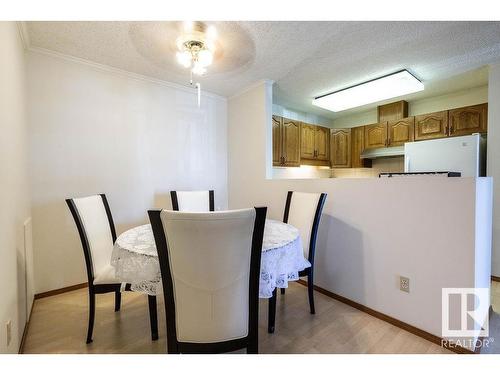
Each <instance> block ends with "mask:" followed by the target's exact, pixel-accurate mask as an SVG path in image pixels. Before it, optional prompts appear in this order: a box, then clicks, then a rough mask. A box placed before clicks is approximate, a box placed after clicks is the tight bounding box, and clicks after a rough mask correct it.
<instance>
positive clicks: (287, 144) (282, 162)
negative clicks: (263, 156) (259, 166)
mask: <svg viewBox="0 0 500 375" xmlns="http://www.w3.org/2000/svg"><path fill="white" fill-rule="evenodd" d="M273 165H274V166H282V167H298V166H300V122H299V121H294V120H289V119H287V118H283V117H279V116H273Z"/></svg>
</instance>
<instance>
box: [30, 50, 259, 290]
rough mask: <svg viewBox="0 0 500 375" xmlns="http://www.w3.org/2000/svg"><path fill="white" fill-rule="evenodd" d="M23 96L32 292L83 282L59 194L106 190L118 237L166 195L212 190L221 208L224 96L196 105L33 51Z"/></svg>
mask: <svg viewBox="0 0 500 375" xmlns="http://www.w3.org/2000/svg"><path fill="white" fill-rule="evenodd" d="M28 95H29V96H28V104H29V118H28V123H29V147H30V151H31V153H30V159H29V165H30V173H31V190H32V212H33V242H34V250H35V267H36V269H35V271H36V272H35V274H36V281H35V283H36V289H37V292H43V291H47V290H53V289H57V288H62V287H66V286H69V285H74V284H78V283H82V282H85V281H87V280H86V274H85V264H84V259H83V253H82V248H81V244H80V240H79V238H78V234H77V231H76V227H75V224H74V222H73V219H72V218H71V216H70V213H69V210H68V208H67V206H66V203H65V201H64V199H65V198H69V197H78V196H86V195H90V194H97V193H106V195H107V197H108V200H109V203H110V206H111V210H112V213H113V217H114V220H115V225H116V227H117V232H118V234H119V233H121V232H123V231H124V230H126V229H128V228H130V227H133V226H136V225H138V224H142V223H146V222H148V219H147V210H148V209H150V208H153V207H167V208H168V207H170V196H169V190H173V189H177V190H182V189H186V190H189V189H209V188H213V189H215V200H216V208H226V206H227V168H226V162H227V145H226V139H227V128H226V121H227V104H226V99H224V98H221V97H218V96H215V95H210V94H208V93H205V94H204V95H203V96H202V101H201V102H202V104H201V108H198V107H197V100H196V95H195V93H194V91H193V90H190V89H184V88H178V87H175V86H173V85H167V84H165V83H164V84H162V83H159V82H153V81H148V80H145V79H136V78H134V77H131V76H128V75H126V74H124V73H119V72H117V71H113V70H112V69H101V68H99V67H97V66H94V65H92V64H83V63H81V62H75V61H72V60H68V59H63V58H61V57H58V56H52V55H47V54H41V53H39V52H30V53H29V54H28ZM258 154H262V153H258Z"/></svg>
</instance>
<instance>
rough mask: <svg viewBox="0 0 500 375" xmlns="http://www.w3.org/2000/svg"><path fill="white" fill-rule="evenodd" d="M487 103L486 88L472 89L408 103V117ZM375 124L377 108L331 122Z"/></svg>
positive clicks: (337, 124)
mask: <svg viewBox="0 0 500 375" xmlns="http://www.w3.org/2000/svg"><path fill="white" fill-rule="evenodd" d="M487 101H488V86H481V87H474V88H470V89H467V90H461V91H457V92H453V93H450V94H446V95H440V96H435V97H432V98H425V99H419V100H412V101H409V102H408V115H409V116H416V115H421V114H424V113H431V112H437V111H444V110H446V109H452V108H460V107H465V106H468V105H474V104H481V103H486V102H487ZM376 122H377V108H374V109H372V110H370V111H366V112H361V113H356V114H353V115H350V116H344V117H340V118H338V119H335V120H333V127H335V128H351V127H354V126H361V125H367V124H373V123H376Z"/></svg>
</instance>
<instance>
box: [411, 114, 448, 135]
mask: <svg viewBox="0 0 500 375" xmlns="http://www.w3.org/2000/svg"><path fill="white" fill-rule="evenodd" d="M447 135H448V111H441V112H434V113H427V114H425V115H419V116H415V140H416V141H423V140H425V139H434V138H443V137H446V136H447Z"/></svg>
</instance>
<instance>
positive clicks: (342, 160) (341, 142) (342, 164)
mask: <svg viewBox="0 0 500 375" xmlns="http://www.w3.org/2000/svg"><path fill="white" fill-rule="evenodd" d="M330 155H331V157H330V163H331V166H332V168H350V167H351V129H332V130H331V133H330Z"/></svg>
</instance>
